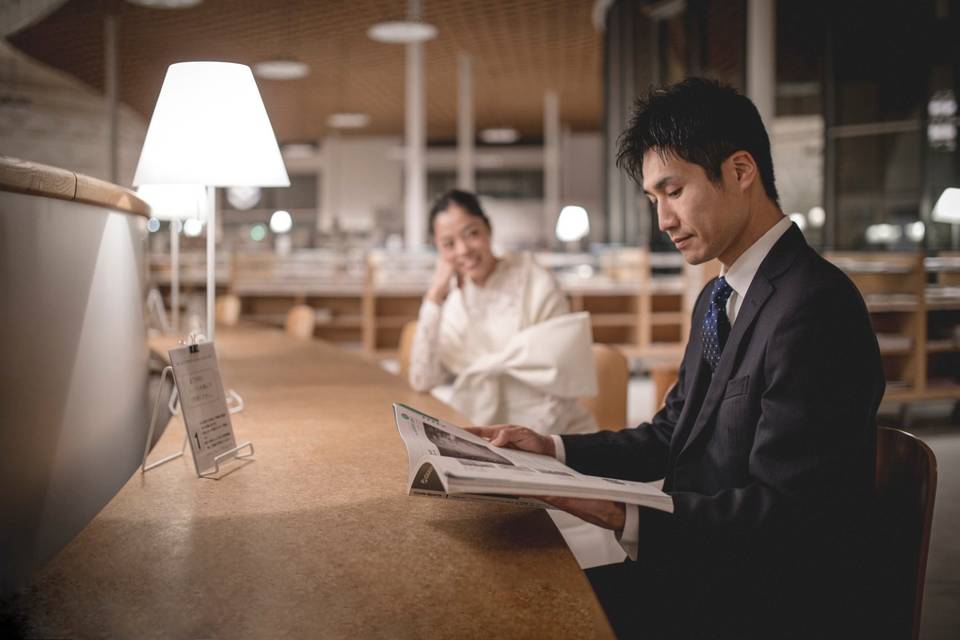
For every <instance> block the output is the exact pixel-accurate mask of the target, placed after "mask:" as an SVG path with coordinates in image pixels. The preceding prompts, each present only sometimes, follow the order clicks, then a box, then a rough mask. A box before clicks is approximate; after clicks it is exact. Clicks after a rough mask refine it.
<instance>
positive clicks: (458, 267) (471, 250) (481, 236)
mask: <svg viewBox="0 0 960 640" xmlns="http://www.w3.org/2000/svg"><path fill="white" fill-rule="evenodd" d="M433 238H434V242H435V243H436V245H437V251H439V252H440V257H441V258H443V259H444V260H446V261H447V262H448V263H449V264H450V265H451V266H452V267H453V268H454V270H455V271H456V272H457V274H458V275H460V276H467V277H469V278H470V279H471V280H473V281H474V282H475V283H477V284H480V285H482V284H483V283H484V281H486V279H487V277H488V276H489V275H490V274H491V273H492V272H493V269H494V267H495V266H496V264H497V261H496V259H495V258H494V257H493V251H492V250H491V249H490V229H489V228H488V227H487V225H486V224H485V223H484V221H483V219H482V218H480V217H478V216H472V215H470V214H469V213H467V212H466V211H464V210H463V209H462V208H460V206H459V205H457V204H455V203H450V206H449V207H447V208H446V209H445V210H443V211H441V212H440V213H438V214H437V216H436V217H435V218H434V219H433Z"/></svg>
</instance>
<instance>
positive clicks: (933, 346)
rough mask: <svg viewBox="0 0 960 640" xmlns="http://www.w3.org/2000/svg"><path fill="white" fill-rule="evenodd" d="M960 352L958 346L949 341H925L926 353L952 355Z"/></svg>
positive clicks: (954, 342) (959, 345)
mask: <svg viewBox="0 0 960 640" xmlns="http://www.w3.org/2000/svg"><path fill="white" fill-rule="evenodd" d="M954 351H960V344H957V343H956V341H954V340H951V339H949V338H948V339H943V340H927V353H952V352H954Z"/></svg>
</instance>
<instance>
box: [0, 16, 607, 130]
mask: <svg viewBox="0 0 960 640" xmlns="http://www.w3.org/2000/svg"><path fill="white" fill-rule="evenodd" d="M593 4H594V3H593V1H592V0H425V2H424V3H423V19H424V20H425V21H427V22H429V23H431V24H434V25H435V26H436V27H437V28H438V29H439V35H438V37H437V38H436V39H434V40H432V41H430V42H428V43H427V44H426V46H425V52H426V53H425V59H426V78H427V101H426V104H427V123H428V124H427V135H428V137H429V138H430V139H431V140H451V139H453V138H454V137H455V135H456V108H457V54H458V53H459V52H467V53H469V54H471V55H472V57H473V68H474V105H475V107H474V108H475V115H476V122H477V128H478V129H480V128H483V127H489V126H512V127H515V128H517V129H519V130H520V132H521V134H522V135H523V136H524V137H528V138H539V137H541V136H542V131H543V95H544V92H545V91H546V90H549V89H553V90H556V91H557V92H558V93H559V96H560V109H561V120H562V122H563V123H564V124H565V125H569V126H570V127H571V128H573V129H574V130H596V129H599V128H600V120H601V98H602V96H601V66H602V55H601V41H602V34H601V33H599V32H597V31H596V30H595V29H594V27H593V25H592V22H591V9H592V7H593ZM405 11H406V2H405V1H404V0H335V1H318V0H204V1H203V3H202V4H200V5H199V6H197V7H195V8H191V9H180V10H163V9H149V8H144V7H140V6H136V5H133V4H130V3H128V2H124V1H123V0H70V1H69V2H67V3H66V4H65V5H64V6H62V7H61V8H60V9H59V10H57V11H56V12H54V13H52V14H51V15H49V16H48V17H47V18H45V19H43V20H42V21H40V22H39V23H37V24H35V25H32V26H31V27H29V28H27V29H25V30H23V31H21V32H19V33H17V34H14V35H13V36H10V37H9V38H8V39H9V41H10V42H11V43H12V44H13V45H14V46H16V47H17V48H19V49H21V50H22V51H24V52H25V53H27V54H28V55H30V56H32V57H33V58H36V59H38V60H40V61H42V62H45V63H47V64H49V65H51V66H53V67H56V68H58V69H62V70H64V71H66V72H68V73H70V74H72V75H73V76H75V77H77V78H79V79H80V80H82V81H84V82H85V83H87V84H89V85H90V86H92V87H94V88H95V89H96V90H97V91H103V87H104V71H103V70H104V39H103V34H104V17H105V16H106V15H109V14H113V15H114V16H116V20H117V30H118V45H119V46H118V52H119V75H120V78H119V82H120V99H121V101H123V102H124V103H126V104H128V105H130V106H131V107H133V108H134V109H136V110H137V111H138V112H140V113H141V114H143V116H144V118H149V117H150V114H151V113H152V111H153V105H154V103H155V102H156V99H157V96H158V95H159V92H160V85H161V84H162V82H163V76H164V73H165V71H166V68H167V66H168V65H170V64H172V63H174V62H181V61H186V60H225V61H230V62H240V63H244V64H253V63H255V62H257V61H259V60H266V59H272V58H280V57H282V58H294V59H297V60H301V61H303V62H306V63H308V64H309V65H310V68H311V73H310V75H309V76H307V77H306V78H304V79H301V80H290V81H270V80H263V79H258V84H259V85H260V90H261V93H262V94H263V98H264V102H265V103H266V107H267V112H268V113H269V114H270V119H271V121H272V122H273V126H274V129H275V130H276V133H277V137H278V139H279V140H280V141H281V142H295V141H311V140H316V139H318V138H320V137H321V136H323V135H324V134H325V132H326V131H327V126H326V119H327V116H328V115H329V114H331V113H334V112H337V111H360V112H364V113H367V114H369V115H370V117H371V124H370V126H369V127H367V128H366V129H364V130H363V132H364V133H375V134H400V133H402V132H403V112H404V47H403V45H390V44H381V43H378V42H374V41H372V40H370V39H369V38H368V37H367V35H366V32H367V29H368V27H370V25H372V24H374V23H375V22H379V21H381V20H388V19H393V20H398V19H402V18H403V17H404V14H405Z"/></svg>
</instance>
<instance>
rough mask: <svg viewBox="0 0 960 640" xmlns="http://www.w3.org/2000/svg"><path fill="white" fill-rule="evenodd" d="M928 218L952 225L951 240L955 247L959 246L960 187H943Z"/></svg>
mask: <svg viewBox="0 0 960 640" xmlns="http://www.w3.org/2000/svg"><path fill="white" fill-rule="evenodd" d="M930 219H931V220H933V221H934V222H946V223H947V224H950V225H953V231H952V233H953V238H952V240H951V242H952V244H953V246H954V247H955V248H956V247H957V246H960V189H958V188H956V187H948V188H946V189H944V190H943V193H941V194H940V197H939V198H937V203H936V204H935V205H933V211H932V212H931V213H930Z"/></svg>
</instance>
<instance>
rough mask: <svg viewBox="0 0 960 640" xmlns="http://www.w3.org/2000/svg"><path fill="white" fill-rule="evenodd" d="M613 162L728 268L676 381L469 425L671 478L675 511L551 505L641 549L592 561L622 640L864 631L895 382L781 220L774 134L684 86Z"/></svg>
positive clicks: (651, 100) (533, 447)
mask: <svg viewBox="0 0 960 640" xmlns="http://www.w3.org/2000/svg"><path fill="white" fill-rule="evenodd" d="M619 164H620V165H621V166H623V167H625V168H626V170H627V171H628V172H629V173H630V174H631V176H632V177H633V178H634V179H635V180H636V181H637V183H638V184H640V185H642V187H643V190H644V192H645V193H646V195H647V197H648V198H649V199H650V201H651V202H652V203H653V205H654V206H655V208H656V211H657V216H658V220H659V224H660V229H661V230H662V231H663V232H665V233H667V234H668V235H669V236H670V239H671V240H672V241H673V242H674V243H675V245H676V247H677V249H678V250H679V251H680V252H681V253H682V254H683V256H684V259H685V260H686V261H687V262H689V263H690V264H700V263H703V262H706V261H708V260H712V259H715V258H716V259H719V261H720V263H721V264H722V266H723V269H722V275H721V277H719V278H716V279H714V280H713V281H711V282H710V283H709V284H708V285H707V286H706V287H705V288H704V290H703V291H702V292H701V293H700V296H699V298H698V300H697V303H696V306H695V308H694V311H693V321H692V330H691V333H690V336H689V340H688V343H687V347H686V351H685V353H684V356H683V361H682V364H681V367H680V373H679V379H678V381H677V384H676V385H675V386H674V387H673V388H672V389H671V391H670V392H669V394H668V395H667V398H666V402H665V406H664V407H663V408H662V409H661V410H660V411H659V412H657V414H656V415H655V416H654V417H653V419H652V420H651V422H650V423H649V424H643V425H640V426H639V427H636V428H633V429H626V430H623V431H620V432H600V433H597V434H590V435H570V436H562V437H561V436H552V437H548V436H541V435H539V434H537V433H535V432H533V431H531V430H529V429H526V428H523V427H518V426H512V425H501V426H497V427H489V428H477V429H475V432H476V433H479V434H480V435H483V436H485V437H488V438H491V440H492V442H493V444H495V445H499V446H512V447H516V448H520V449H525V450H529V451H534V452H539V453H544V454H547V455H554V456H557V457H558V458H560V459H562V460H564V461H565V462H566V463H567V464H568V465H569V466H571V467H573V468H574V469H577V470H578V471H580V472H583V473H587V474H592V475H599V476H607V477H616V478H623V479H628V480H639V481H651V480H655V479H658V478H664V487H663V488H664V491H665V492H666V493H668V494H669V495H671V496H672V497H673V505H674V510H673V513H672V514H670V513H665V512H661V511H655V510H652V509H643V508H639V507H635V506H627V505H624V504H622V503H614V502H607V501H598V500H572V499H560V498H556V499H551V502H552V503H553V504H554V505H555V506H557V507H559V508H562V509H564V510H567V511H569V512H571V513H573V514H574V515H578V516H580V517H581V518H583V519H585V520H588V521H590V522H593V523H595V524H599V525H601V526H604V527H607V528H610V529H613V530H614V531H615V532H617V535H618V536H619V538H620V541H621V544H622V545H623V546H624V548H625V549H626V550H627V552H628V554H629V555H630V558H631V559H628V560H627V562H626V563H624V564H623V565H613V566H610V567H606V568H600V569H597V570H593V571H592V573H590V574H588V575H590V578H591V582H592V583H593V585H594V587H595V589H596V590H597V593H598V596H599V597H600V599H601V602H602V603H603V604H604V606H605V608H606V609H607V611H608V614H609V615H610V618H611V622H612V623H613V625H614V628H615V629H616V630H617V632H618V634H619V635H621V636H632V635H634V634H637V635H640V636H642V637H659V636H661V635H663V636H672V637H825V636H828V635H830V636H832V635H844V634H847V633H851V632H855V631H856V630H858V629H859V630H860V631H862V630H863V629H862V628H861V627H859V626H858V625H859V624H860V623H861V619H860V618H858V614H859V613H861V611H860V610H859V609H858V602H859V598H858V597H857V596H858V595H859V594H860V593H861V592H862V591H861V589H860V586H859V584H858V583H857V578H859V577H861V576H862V575H863V574H862V570H863V569H864V567H863V566H862V559H861V556H860V555H859V554H857V553H856V551H857V550H858V548H860V547H861V546H862V545H861V539H860V536H861V535H863V532H864V529H863V523H864V522H865V517H866V513H867V509H868V508H869V504H870V500H871V496H872V487H873V481H874V467H875V456H876V441H875V419H876V411H877V407H878V405H879V402H880V399H881V397H882V395H883V390H884V379H883V372H882V368H881V363H880V354H879V349H878V347H877V341H876V337H875V335H874V333H873V331H872V329H871V326H870V321H869V318H868V316H867V311H866V308H865V305H864V303H863V299H862V298H861V296H860V294H859V292H858V291H857V289H856V288H855V287H854V285H853V284H852V283H851V282H850V281H849V279H848V278H847V277H846V276H845V275H844V274H843V273H841V272H840V271H839V270H838V269H837V268H836V267H834V266H833V265H831V264H830V263H829V262H827V261H826V260H824V259H823V258H822V257H821V256H819V255H818V254H817V253H816V252H815V251H814V250H813V249H811V248H810V247H809V246H808V245H807V243H806V241H805V239H804V237H803V234H802V233H801V232H800V230H799V229H798V228H797V227H796V226H794V225H792V224H791V222H790V221H789V219H788V218H786V217H785V216H784V215H783V212H782V211H781V210H780V207H779V204H778V196H777V191H776V186H775V183H774V173H773V162H772V159H771V154H770V142H769V139H768V137H767V133H766V130H765V129H764V126H763V123H762V121H761V118H760V115H759V114H758V112H757V110H756V107H755V106H754V105H753V103H751V102H750V101H749V100H748V99H747V98H745V97H743V96H742V95H740V94H738V93H737V92H736V91H734V90H733V89H731V88H729V87H726V86H723V85H720V84H718V83H715V82H712V81H708V80H703V79H689V80H686V81H684V82H681V83H679V84H677V85H674V86H671V87H667V88H664V89H657V90H653V91H651V93H650V94H649V96H648V97H646V98H645V99H643V100H641V101H639V102H638V106H637V109H636V112H635V114H634V117H633V119H632V121H631V123H630V126H629V128H628V129H627V130H626V131H625V132H624V133H623V135H622V136H621V139H620V149H619ZM855 635H859V634H858V633H855Z"/></svg>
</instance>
